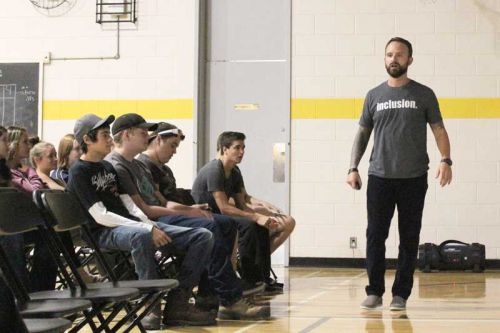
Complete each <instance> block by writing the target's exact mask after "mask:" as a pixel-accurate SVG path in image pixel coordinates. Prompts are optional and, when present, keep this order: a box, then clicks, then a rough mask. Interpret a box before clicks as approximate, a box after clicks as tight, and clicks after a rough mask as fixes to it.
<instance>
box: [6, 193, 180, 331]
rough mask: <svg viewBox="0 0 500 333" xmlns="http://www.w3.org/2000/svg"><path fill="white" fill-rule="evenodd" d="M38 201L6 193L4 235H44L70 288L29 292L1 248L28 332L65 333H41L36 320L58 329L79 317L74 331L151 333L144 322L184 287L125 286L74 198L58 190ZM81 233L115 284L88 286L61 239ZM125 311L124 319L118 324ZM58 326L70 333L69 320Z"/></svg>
mask: <svg viewBox="0 0 500 333" xmlns="http://www.w3.org/2000/svg"><path fill="white" fill-rule="evenodd" d="M33 199H34V200H33V201H32V200H29V198H27V197H26V195H25V194H23V193H21V192H19V191H17V190H15V189H13V188H3V189H0V211H1V212H2V218H1V219H0V236H5V235H13V234H18V233H25V232H28V231H31V230H38V232H39V233H40V235H41V237H43V240H44V242H45V243H46V244H47V245H48V247H49V249H50V252H51V255H52V257H53V259H54V260H55V262H56V263H57V265H58V268H59V273H60V274H61V275H62V276H63V278H64V280H65V283H66V286H67V289H64V290H51V291H41V292H34V293H28V292H27V290H26V288H25V287H24V286H23V285H22V284H21V283H20V281H19V279H17V277H16V276H15V273H14V270H13V269H12V266H11V265H10V263H9V259H8V258H7V254H6V253H5V252H4V250H3V249H2V247H1V246H0V269H1V270H2V273H3V277H4V279H5V280H6V283H7V285H8V286H9V287H10V288H11V290H12V292H13V294H14V296H15V298H16V301H17V307H18V309H19V312H20V314H21V316H22V318H23V319H24V320H25V324H26V326H27V332H60V331H61V330H57V329H52V330H47V331H40V330H39V328H40V327H41V326H40V325H42V324H40V323H38V324H37V325H35V327H34V326H33V322H32V321H33V320H47V319H50V320H52V322H54V324H55V321H54V320H55V319H57V318H74V317H80V319H79V321H78V322H76V323H73V325H72V327H71V329H70V330H69V332H77V331H79V330H81V329H82V328H83V327H84V326H86V325H88V326H90V328H91V330H92V331H93V332H102V331H104V332H106V333H108V332H117V331H118V330H121V331H123V332H129V331H130V330H132V329H133V328H135V327H137V328H138V329H139V331H140V332H146V331H145V329H144V328H143V327H142V325H141V324H140V321H141V319H142V318H144V316H145V315H147V314H148V313H149V312H150V311H151V310H152V309H153V308H154V307H155V306H156V305H157V304H159V302H161V299H162V298H163V297H164V296H165V295H166V293H168V291H169V290H170V289H172V288H175V287H177V286H178V281H177V280H174V279H158V280H126V281H119V280H118V277H117V276H116V275H115V274H114V271H113V269H112V268H111V267H109V265H108V264H107V262H106V260H105V259H104V256H103V254H102V252H101V251H100V249H99V247H98V246H97V244H96V242H95V240H94V239H93V237H92V234H91V232H90V230H89V228H88V225H87V219H88V217H87V215H86V212H85V211H84V210H83V209H82V207H81V205H80V202H79V201H78V200H77V198H76V197H75V196H74V195H72V194H71V193H68V192H63V191H56V190H38V191H35V192H34V193H33ZM77 228H81V230H82V232H83V233H84V235H85V237H86V240H87V241H89V242H90V244H89V245H90V246H91V247H93V250H94V252H95V255H96V259H97V260H98V261H99V264H100V265H101V266H102V267H103V269H104V270H105V271H106V274H107V277H108V278H109V279H110V281H109V282H103V283H93V284H86V283H85V282H84V281H83V279H82V278H81V276H80V274H79V273H78V270H77V267H76V263H74V262H73V260H72V258H71V256H70V255H69V253H68V250H67V249H66V248H65V246H64V245H63V243H62V242H61V239H60V238H59V236H58V234H59V233H61V232H67V231H70V230H73V229H77ZM122 311H123V313H124V316H123V317H122V318H120V319H117V315H118V314H119V313H120V312H122ZM34 318H36V319H34ZM47 323H48V322H47ZM58 324H59V325H60V327H61V329H63V330H65V329H67V328H68V327H67V325H68V322H67V320H65V319H62V320H58ZM56 326H57V325H56ZM30 327H31V328H30Z"/></svg>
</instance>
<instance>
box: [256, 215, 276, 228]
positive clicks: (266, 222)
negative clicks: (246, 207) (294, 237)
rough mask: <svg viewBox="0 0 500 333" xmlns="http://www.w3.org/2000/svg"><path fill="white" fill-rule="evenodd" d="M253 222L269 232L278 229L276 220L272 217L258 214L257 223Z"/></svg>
mask: <svg viewBox="0 0 500 333" xmlns="http://www.w3.org/2000/svg"><path fill="white" fill-rule="evenodd" d="M255 222H257V224H258V225H261V226H263V227H265V228H267V229H269V230H271V231H273V230H275V229H276V228H277V227H278V220H276V219H275V218H274V217H270V216H265V215H262V214H258V218H257V221H255Z"/></svg>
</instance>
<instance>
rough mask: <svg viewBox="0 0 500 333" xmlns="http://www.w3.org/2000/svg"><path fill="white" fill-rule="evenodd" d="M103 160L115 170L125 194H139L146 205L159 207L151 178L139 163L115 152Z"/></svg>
mask: <svg viewBox="0 0 500 333" xmlns="http://www.w3.org/2000/svg"><path fill="white" fill-rule="evenodd" d="M104 159H105V160H106V161H108V162H110V163H111V164H112V165H113V167H114V168H115V170H116V173H117V174H118V179H119V181H120V185H121V188H122V189H123V191H125V193H127V194H128V195H130V196H132V195H136V194H139V195H140V196H141V198H142V200H144V202H145V203H146V204H148V205H152V206H158V205H160V200H158V198H157V197H156V195H155V192H156V187H155V183H154V181H153V176H151V173H150V172H149V170H148V168H147V167H146V166H145V165H144V164H143V163H142V162H141V161H138V160H136V159H133V160H132V161H128V160H126V159H125V158H124V157H123V156H122V155H121V154H119V153H117V152H116V151H112V152H111V153H109V154H108V155H107V156H106V157H105V158H104Z"/></svg>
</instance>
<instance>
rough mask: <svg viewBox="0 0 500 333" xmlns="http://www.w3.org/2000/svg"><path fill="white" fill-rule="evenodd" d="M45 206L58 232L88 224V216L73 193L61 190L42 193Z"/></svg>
mask: <svg viewBox="0 0 500 333" xmlns="http://www.w3.org/2000/svg"><path fill="white" fill-rule="evenodd" d="M41 199H42V202H43V206H44V207H45V209H46V210H47V212H48V213H49V214H50V215H51V216H52V217H53V219H54V221H52V222H53V223H54V229H55V230H56V231H67V230H71V229H75V228H79V227H80V226H81V225H82V224H85V223H87V220H88V216H87V214H86V212H85V211H84V210H83V207H82V206H81V204H80V201H78V199H77V198H76V196H75V195H74V194H73V193H70V192H64V191H60V190H48V191H43V192H41Z"/></svg>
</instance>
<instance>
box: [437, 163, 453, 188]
mask: <svg viewBox="0 0 500 333" xmlns="http://www.w3.org/2000/svg"><path fill="white" fill-rule="evenodd" d="M451 178H452V172H451V166H449V165H448V163H445V162H441V163H439V167H438V169H437V172H436V179H439V185H441V187H444V186H446V185H450V183H451Z"/></svg>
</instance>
